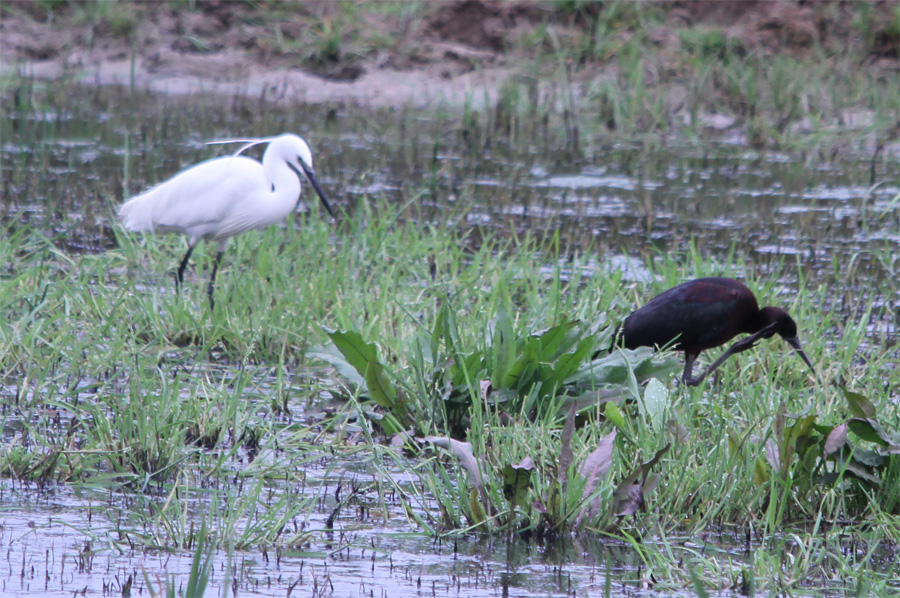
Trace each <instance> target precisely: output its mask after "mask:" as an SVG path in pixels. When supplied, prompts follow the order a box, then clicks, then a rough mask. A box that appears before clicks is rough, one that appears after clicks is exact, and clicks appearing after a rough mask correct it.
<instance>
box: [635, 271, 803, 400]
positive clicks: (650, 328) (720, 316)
mask: <svg viewBox="0 0 900 598" xmlns="http://www.w3.org/2000/svg"><path fill="white" fill-rule="evenodd" d="M742 333H747V334H749V335H750V336H748V337H746V338H743V339H741V340H739V341H737V342H736V343H734V344H733V345H732V346H731V347H730V348H729V349H728V350H727V351H725V353H723V354H722V356H721V357H719V358H718V359H717V360H716V361H715V362H713V364H712V365H710V366H709V368H707V370H706V371H705V372H703V373H702V374H701V375H700V376H698V377H696V378H695V377H694V376H693V371H694V361H695V360H696V359H697V356H698V355H700V353H701V352H703V351H705V350H706V349H712V348H713V347H719V346H721V345H724V344H725V343H727V342H728V341H730V340H731V339H733V338H734V337H735V336H737V335H738V334H742ZM776 333H777V334H779V335H781V338H783V339H784V340H785V341H787V343H788V344H789V345H790V346H792V347H793V348H794V350H795V351H796V352H797V354H798V355H799V356H800V357H801V358H802V359H803V361H805V362H806V365H808V366H809V367H810V369H811V370H812V371H813V374H815V371H816V370H815V368H814V367H813V364H812V362H811V361H810V360H809V357H807V355H806V353H805V352H804V351H803V348H802V347H801V346H800V341H799V340H798V339H797V324H796V323H795V322H794V320H793V319H791V317H790V316H789V315H788V313H787V312H786V311H785V310H783V309H781V308H780V307H764V308H762V309H760V308H759V305H758V304H757V302H756V297H754V296H753V293H752V292H751V291H750V289H748V288H747V285H745V284H744V283H742V282H740V281H737V280H734V279H731V278H698V279H697V280H691V281H688V282H685V283H684V284H680V285H678V286H677V287H674V288H671V289H669V290H668V291H666V292H664V293H662V294H661V295H658V296H656V297H654V298H653V299H651V300H650V302H649V303H647V304H646V305H645V306H643V307H642V308H640V309H638V310H637V311H635V312H633V313H632V314H631V315H630V316H628V318H626V319H625V323H624V324H623V325H622V330H621V333H620V339H621V340H620V342H622V343H623V344H624V345H625V348H627V349H635V348H637V347H654V346H655V347H664V346H670V347H671V348H673V349H675V350H677V351H684V374H682V376H681V379H682V380H683V381H684V383H685V384H687V385H689V386H696V385H698V384H700V383H701V382H702V381H703V379H704V378H706V376H707V375H708V374H709V373H710V372H712V371H714V370H715V369H716V368H718V367H719V366H720V365H722V363H724V362H725V360H726V359H728V358H729V357H731V356H732V355H734V354H736V353H741V352H743V351H746V350H747V349H750V348H752V347H753V346H754V345H755V344H756V342H757V341H758V340H760V339H764V338H771V337H772V336H773V335H775V334H776Z"/></svg>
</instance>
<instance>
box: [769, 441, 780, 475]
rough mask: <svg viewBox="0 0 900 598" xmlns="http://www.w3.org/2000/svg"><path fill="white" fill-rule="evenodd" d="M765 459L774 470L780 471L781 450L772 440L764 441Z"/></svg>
mask: <svg viewBox="0 0 900 598" xmlns="http://www.w3.org/2000/svg"><path fill="white" fill-rule="evenodd" d="M766 461H768V462H769V465H770V466H771V467H772V469H774V470H775V471H781V451H779V450H778V443H777V442H775V441H774V440H768V441H766Z"/></svg>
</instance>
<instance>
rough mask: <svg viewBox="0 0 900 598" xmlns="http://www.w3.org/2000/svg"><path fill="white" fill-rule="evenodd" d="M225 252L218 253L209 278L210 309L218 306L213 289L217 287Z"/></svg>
mask: <svg viewBox="0 0 900 598" xmlns="http://www.w3.org/2000/svg"><path fill="white" fill-rule="evenodd" d="M224 253H225V252H224V251H219V252H218V253H216V261H215V263H214V264H213V269H212V274H210V276H209V288H208V289H207V293H208V294H209V308H210V309H213V308H215V306H216V301H215V299H213V289H215V286H216V272H218V271H219V262H221V261H222V254H224Z"/></svg>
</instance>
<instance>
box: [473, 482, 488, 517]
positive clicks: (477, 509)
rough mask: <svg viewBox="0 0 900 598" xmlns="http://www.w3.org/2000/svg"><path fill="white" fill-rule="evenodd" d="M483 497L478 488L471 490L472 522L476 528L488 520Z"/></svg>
mask: <svg viewBox="0 0 900 598" xmlns="http://www.w3.org/2000/svg"><path fill="white" fill-rule="evenodd" d="M483 498H484V497H483V495H482V493H481V492H479V491H478V489H477V488H469V511H470V512H471V513H472V521H470V523H471V524H472V525H474V526H479V525H481V524H482V523H484V522H485V520H486V519H487V513H486V512H485V510H484V504H483V503H482V502H481V501H482V499H483Z"/></svg>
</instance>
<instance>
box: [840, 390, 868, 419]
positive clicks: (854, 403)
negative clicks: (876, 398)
mask: <svg viewBox="0 0 900 598" xmlns="http://www.w3.org/2000/svg"><path fill="white" fill-rule="evenodd" d="M841 390H842V391H844V397H846V399H847V403H848V404H849V405H850V414H851V415H852V416H853V417H858V418H860V419H875V418H876V417H877V416H876V415H875V405H873V404H872V403H871V402H870V401H869V399H867V398H866V397H864V396H863V395H861V394H859V393H858V392H852V391H850V390H847V389H846V388H842V389H841Z"/></svg>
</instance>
